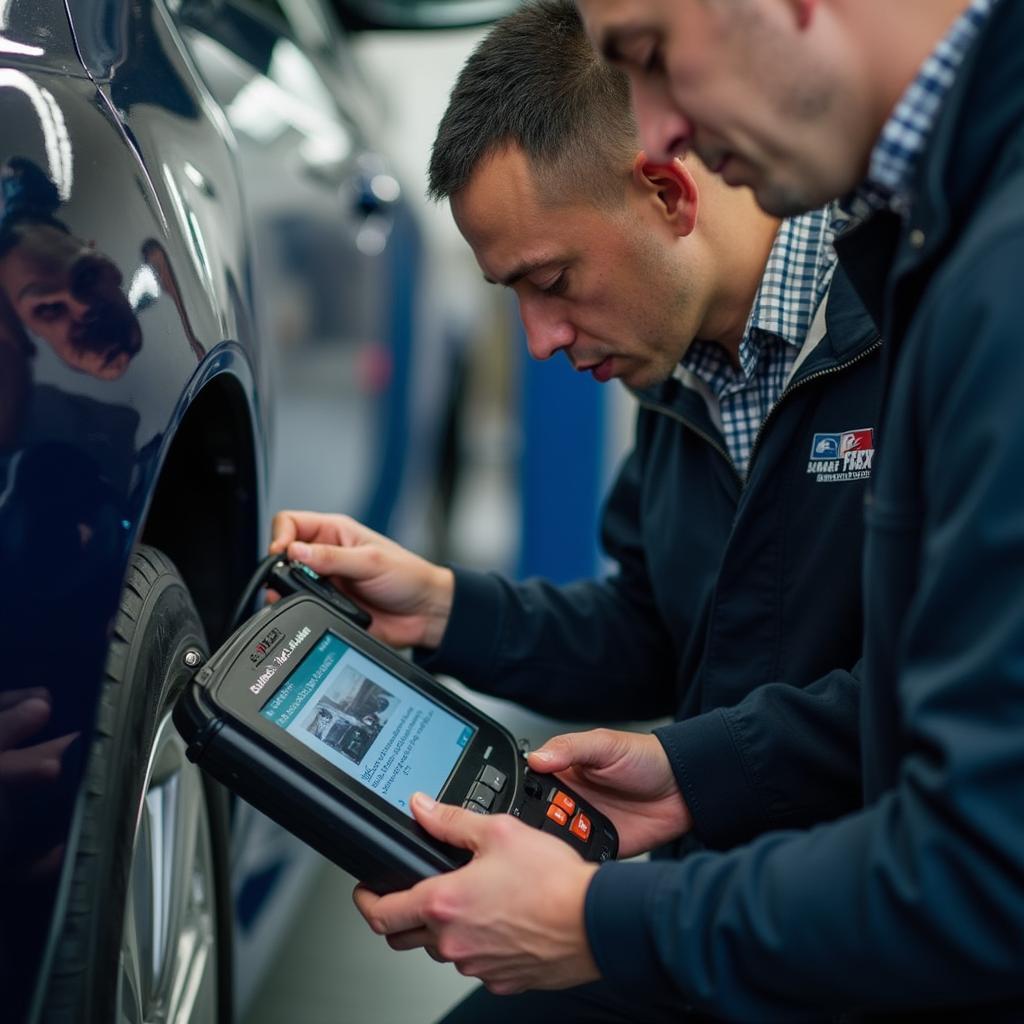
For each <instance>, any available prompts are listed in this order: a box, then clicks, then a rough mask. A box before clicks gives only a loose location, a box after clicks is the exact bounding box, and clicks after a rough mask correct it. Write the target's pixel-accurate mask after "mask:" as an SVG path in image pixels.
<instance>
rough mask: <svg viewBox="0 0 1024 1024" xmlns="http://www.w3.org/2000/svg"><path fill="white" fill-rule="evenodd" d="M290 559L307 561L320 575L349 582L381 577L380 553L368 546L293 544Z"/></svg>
mask: <svg viewBox="0 0 1024 1024" xmlns="http://www.w3.org/2000/svg"><path fill="white" fill-rule="evenodd" d="M288 557H289V558H294V559H295V560H296V561H298V562H304V563H305V564H306V565H308V566H309V567H310V569H312V570H314V571H315V572H318V573H320V575H321V576H340V577H341V578H342V579H346V580H367V579H372V578H373V577H374V576H378V575H380V572H381V564H380V551H379V550H378V549H377V548H375V547H373V546H372V545H369V544H360V545H358V546H357V547H353V548H344V547H339V546H338V545H336V544H306V543H303V542H302V541H293V542H292V543H291V544H289V545H288Z"/></svg>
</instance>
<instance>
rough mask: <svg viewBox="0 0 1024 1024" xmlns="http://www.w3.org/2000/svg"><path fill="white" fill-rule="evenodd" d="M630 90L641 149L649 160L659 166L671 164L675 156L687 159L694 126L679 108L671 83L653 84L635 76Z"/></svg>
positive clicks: (632, 77)
mask: <svg viewBox="0 0 1024 1024" xmlns="http://www.w3.org/2000/svg"><path fill="white" fill-rule="evenodd" d="M629 88H630V95H631V97H632V102H633V114H634V116H635V117H636V123H637V131H638V133H639V135H640V146H641V148H643V150H644V151H645V152H646V153H647V156H648V158H649V159H650V160H652V161H654V162H655V163H667V162H668V161H669V160H671V159H672V158H673V157H676V156H685V155H686V152H687V150H688V149H689V148H690V141H691V137H692V135H693V125H692V123H691V122H690V119H689V118H688V117H686V116H685V115H684V114H682V113H681V112H680V111H679V110H678V109H677V108H676V106H675V104H674V103H673V101H672V97H671V96H670V95H669V90H668V84H667V82H665V81H658V82H650V81H647V80H645V79H643V78H641V77H640V76H638V75H631V76H630V82H629Z"/></svg>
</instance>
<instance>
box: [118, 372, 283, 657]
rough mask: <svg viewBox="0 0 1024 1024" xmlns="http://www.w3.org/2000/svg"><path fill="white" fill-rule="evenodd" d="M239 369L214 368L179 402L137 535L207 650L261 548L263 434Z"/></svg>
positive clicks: (223, 628)
mask: <svg viewBox="0 0 1024 1024" xmlns="http://www.w3.org/2000/svg"><path fill="white" fill-rule="evenodd" d="M232 362H234V363H236V364H237V362H238V360H237V358H236V359H235V360H233V361H232ZM239 369H240V367H238V366H237V365H233V366H231V367H230V368H225V369H223V370H222V371H221V372H214V373H213V374H211V375H210V376H209V377H208V379H207V380H206V381H205V382H204V383H203V384H202V386H201V387H199V388H198V389H196V391H195V394H194V395H192V396H190V397H189V398H188V400H187V403H183V410H182V412H181V414H180V415H179V416H178V417H176V419H175V427H174V430H173V435H172V437H171V440H170V443H169V445H168V446H167V447H166V450H165V453H164V455H163V458H162V460H161V463H160V466H159V470H158V474H157V478H156V481H155V483H154V484H153V485H152V486H151V495H152V497H151V499H150V502H149V507H148V509H147V511H146V514H145V517H144V522H143V526H142V529H141V531H140V533H139V535H138V537H137V541H138V542H139V543H143V544H149V545H152V546H153V547H155V548H158V549H159V550H161V551H163V552H164V554H166V555H167V556H168V557H169V558H170V559H171V560H172V561H173V562H174V564H175V565H176V566H177V568H178V571H179V572H180V573H181V575H182V577H183V579H184V580H185V582H186V583H187V585H188V588H189V590H190V592H191V594H192V598H193V600H194V601H195V604H196V608H197V610H198V611H199V615H200V618H201V619H202V621H203V626H204V628H205V630H206V634H207V637H208V638H209V642H210V644H211V645H212V646H214V647H215V646H216V645H217V644H219V643H220V642H221V641H222V640H223V639H224V638H225V636H226V635H227V631H228V630H229V629H230V625H231V624H230V621H229V619H230V616H231V612H232V610H233V608H234V605H235V602H236V601H237V599H238V595H239V593H240V592H241V590H242V588H243V587H244V585H245V583H246V581H247V579H248V577H249V574H250V573H251V572H252V569H253V567H254V565H255V561H256V558H257V557H258V554H259V550H260V548H261V546H262V544H261V540H262V538H261V536H260V531H261V529H262V527H263V518H264V517H263V506H264V491H265V486H264V477H265V462H266V459H265V440H264V431H263V429H262V423H261V421H260V416H259V405H258V401H257V396H256V395H255V393H254V391H253V389H252V386H251V380H252V377H251V374H249V373H248V372H247V367H246V369H245V370H244V371H243V372H241V373H240V372H238V370H239Z"/></svg>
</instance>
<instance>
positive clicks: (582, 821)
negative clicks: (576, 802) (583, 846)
mask: <svg viewBox="0 0 1024 1024" xmlns="http://www.w3.org/2000/svg"><path fill="white" fill-rule="evenodd" d="M569 831H570V832H571V833H572V834H573V835H574V836H576V838H577V839H582V840H583V842H586V841H587V840H588V839H589V838H590V819H589V818H588V817H587V816H586V815H585V814H584V813H583V812H582V811H580V813H579V814H577V815H576V817H575V818H573V819H572V824H571V825H570V826H569Z"/></svg>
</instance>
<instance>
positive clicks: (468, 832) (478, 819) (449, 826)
mask: <svg viewBox="0 0 1024 1024" xmlns="http://www.w3.org/2000/svg"><path fill="white" fill-rule="evenodd" d="M410 806H411V807H412V812H413V814H414V815H415V817H416V820H417V821H418V822H419V823H420V824H421V825H422V826H423V827H424V828H425V829H426V830H427V831H428V832H429V833H430V834H431V835H432V836H433V837H434V838H435V839H440V840H441V842H443V843H450V844H451V845H452V846H460V847H462V848H463V849H464V850H472V851H473V853H476V852H477V851H478V850H479V849H480V847H481V845H482V844H483V841H484V836H485V835H486V832H487V829H488V827H490V826H491V825H492V824H493V822H494V821H496V820H497V819H493V818H488V817H487V816H486V815H482V814H474V813H473V812H472V811H467V810H464V809H463V808H461V807H452V806H451V805H450V804H440V803H438V802H437V801H436V800H431V799H430V797H428V796H425V795H424V794H423V793H414V794H413V796H412V800H411V801H410Z"/></svg>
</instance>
